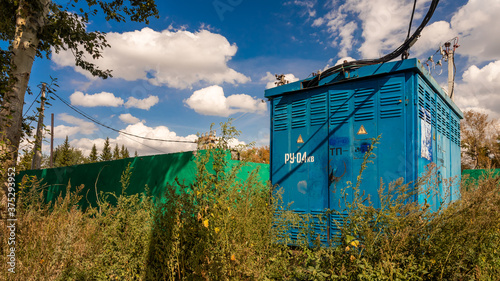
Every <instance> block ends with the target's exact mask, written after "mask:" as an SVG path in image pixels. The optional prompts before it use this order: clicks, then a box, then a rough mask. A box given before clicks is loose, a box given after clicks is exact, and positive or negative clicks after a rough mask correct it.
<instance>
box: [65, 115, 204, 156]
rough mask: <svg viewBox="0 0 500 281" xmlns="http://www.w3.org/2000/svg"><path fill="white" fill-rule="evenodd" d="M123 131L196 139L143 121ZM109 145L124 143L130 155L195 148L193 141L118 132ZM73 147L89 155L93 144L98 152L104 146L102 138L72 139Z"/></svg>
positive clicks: (194, 136)
mask: <svg viewBox="0 0 500 281" xmlns="http://www.w3.org/2000/svg"><path fill="white" fill-rule="evenodd" d="M123 131H125V132H127V133H130V134H134V135H139V136H143V137H148V138H157V139H165V140H177V141H188V142H191V141H192V142H194V141H196V140H197V136H196V135H188V136H185V137H182V136H178V135H177V134H176V133H175V132H172V131H170V130H169V129H168V128H167V127H165V126H158V127H148V126H146V125H144V124H143V123H136V124H133V125H129V126H127V127H126V128H125V129H124V130H123ZM109 142H110V145H111V147H114V146H115V145H116V144H118V146H119V147H121V146H122V145H124V146H125V147H126V148H127V149H128V151H129V153H130V156H133V155H134V151H137V152H138V154H139V155H151V154H161V153H174V152H181V151H192V150H195V149H196V144H195V143H178V142H161V141H153V140H144V139H140V138H136V137H132V136H126V135H123V134H120V135H119V136H118V137H116V138H114V139H112V138H110V139H109ZM70 143H71V145H72V146H73V147H78V148H79V149H81V150H82V151H83V153H84V155H89V153H90V150H91V149H92V146H93V145H94V144H95V145H96V147H97V150H98V151H99V152H100V151H101V150H102V148H103V146H104V139H103V138H97V139H88V138H82V139H74V140H71V141H70Z"/></svg>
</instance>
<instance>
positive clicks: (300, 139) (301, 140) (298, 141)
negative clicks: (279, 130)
mask: <svg viewBox="0 0 500 281" xmlns="http://www.w3.org/2000/svg"><path fill="white" fill-rule="evenodd" d="M297 143H304V140H303V139H302V135H299V138H298V139H297Z"/></svg>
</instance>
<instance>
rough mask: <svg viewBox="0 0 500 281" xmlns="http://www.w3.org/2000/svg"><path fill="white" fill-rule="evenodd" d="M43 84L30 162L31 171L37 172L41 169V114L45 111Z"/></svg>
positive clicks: (43, 85) (43, 84)
mask: <svg viewBox="0 0 500 281" xmlns="http://www.w3.org/2000/svg"><path fill="white" fill-rule="evenodd" d="M45 86H46V84H45V83H42V98H41V99H40V111H39V112H38V125H37V127H36V135H35V148H34V149H33V150H34V153H33V161H32V162H31V169H32V170H39V169H40V168H41V167H42V139H43V136H42V129H43V113H44V110H45Z"/></svg>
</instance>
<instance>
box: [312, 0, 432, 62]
mask: <svg viewBox="0 0 500 281" xmlns="http://www.w3.org/2000/svg"><path fill="white" fill-rule="evenodd" d="M429 1H430V0H424V1H418V2H417V7H416V12H415V17H414V21H415V22H416V21H417V20H418V19H420V18H421V17H422V12H423V10H424V8H426V7H424V6H426V5H425V4H426V3H427V2H429ZM333 3H334V8H333V9H332V10H331V11H330V12H329V13H327V14H326V15H325V16H323V17H320V18H317V19H316V20H315V21H314V22H313V24H312V25H313V26H318V27H319V26H323V25H326V26H327V27H328V31H329V32H330V33H331V35H332V38H334V39H333V41H332V45H333V46H338V45H340V51H339V53H338V56H339V57H343V56H347V55H348V52H349V51H351V50H352V47H353V45H354V44H355V43H356V42H354V41H353V38H354V33H355V32H356V31H358V26H361V28H362V30H361V31H360V32H361V36H362V37H363V39H364V41H363V42H362V43H361V46H360V47H359V52H360V54H361V56H362V57H363V58H378V57H380V56H381V55H383V54H385V53H386V52H388V51H392V50H394V49H395V48H396V47H398V46H399V45H401V43H402V42H403V41H404V39H405V38H406V33H407V27H408V19H409V18H410V15H411V11H412V6H413V1H412V0H404V1H401V0H346V1H343V2H341V3H342V4H340V5H339V4H337V3H339V2H337V1H333ZM353 17H354V18H357V20H358V21H359V25H358V24H357V23H356V22H355V21H352V20H350V19H352V18H353ZM348 19H349V20H348Z"/></svg>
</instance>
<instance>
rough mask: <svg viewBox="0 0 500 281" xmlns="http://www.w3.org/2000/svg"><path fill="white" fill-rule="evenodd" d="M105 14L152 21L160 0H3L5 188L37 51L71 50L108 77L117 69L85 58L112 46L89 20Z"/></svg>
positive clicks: (0, 80)
mask: <svg viewBox="0 0 500 281" xmlns="http://www.w3.org/2000/svg"><path fill="white" fill-rule="evenodd" d="M98 16H104V18H105V19H106V20H107V21H116V22H123V21H125V20H126V19H130V20H131V21H136V22H145V23H148V19H149V18H150V17H152V16H156V17H158V10H157V8H156V4H155V2H154V0H128V1H127V0H110V1H103V0H82V1H79V0H68V1H67V2H64V1H57V2H55V1H51V0H0V40H3V41H6V42H8V43H9V46H8V49H0V72H1V73H0V76H1V77H0V102H1V106H0V129H1V130H0V157H1V159H0V161H1V163H2V167H1V169H0V172H1V175H0V178H1V182H2V187H3V190H4V191H6V190H7V189H6V185H5V184H4V183H5V172H6V170H7V168H9V167H15V164H16V159H17V152H18V149H19V143H20V139H21V126H22V112H23V104H24V96H25V93H26V90H27V87H28V82H29V79H30V73H31V68H32V66H33V62H34V60H35V58H36V57H39V58H42V57H46V58H48V59H50V56H51V53H52V52H53V51H54V52H59V51H61V50H71V51H72V53H73V54H74V57H75V64H76V65H77V66H79V67H81V68H83V69H85V70H86V71H89V72H90V73H91V74H92V75H94V76H98V77H101V78H103V79H106V78H108V77H110V76H111V70H108V69H99V68H98V67H97V66H96V65H95V64H93V63H91V62H89V61H86V60H85V58H86V57H89V58H93V59H98V58H100V57H101V56H102V50H103V49H104V48H107V47H109V45H108V44H107V42H106V34H105V33H102V32H99V31H88V30H87V29H86V26H87V25H88V23H89V21H90V20H92V19H95V18H96V17H98Z"/></svg>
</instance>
